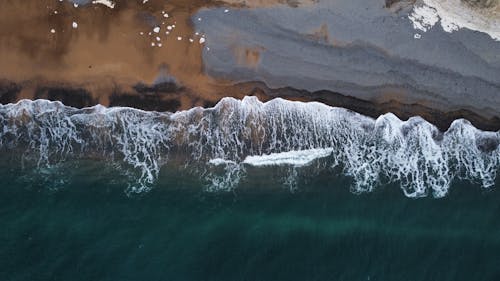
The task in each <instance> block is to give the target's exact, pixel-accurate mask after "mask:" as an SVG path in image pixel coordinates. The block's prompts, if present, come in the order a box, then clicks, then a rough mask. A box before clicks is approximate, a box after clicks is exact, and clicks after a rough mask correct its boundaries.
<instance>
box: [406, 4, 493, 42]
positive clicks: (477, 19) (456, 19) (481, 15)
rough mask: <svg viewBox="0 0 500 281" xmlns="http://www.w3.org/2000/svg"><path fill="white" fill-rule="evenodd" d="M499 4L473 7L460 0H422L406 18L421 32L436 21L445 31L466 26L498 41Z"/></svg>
mask: <svg viewBox="0 0 500 281" xmlns="http://www.w3.org/2000/svg"><path fill="white" fill-rule="evenodd" d="M498 6H499V5H493V6H489V7H483V8H480V7H475V6H471V5H467V3H465V2H463V1H460V0H423V1H422V3H419V4H416V5H415V7H414V8H413V11H412V12H411V13H410V15H409V16H408V18H409V19H410V20H411V21H412V23H413V27H414V28H415V29H418V30H421V31H423V32H426V31H428V30H429V29H431V28H432V27H433V26H434V25H435V24H436V23H437V22H438V21H440V23H441V27H442V28H443V30H444V31H446V32H450V33H451V32H454V31H457V30H459V29H461V28H467V29H470V30H474V31H479V32H483V33H486V34H488V35H489V36H490V37H491V38H493V39H494V40H497V41H500V12H499V9H498Z"/></svg>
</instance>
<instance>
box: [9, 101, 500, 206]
mask: <svg viewBox="0 0 500 281" xmlns="http://www.w3.org/2000/svg"><path fill="white" fill-rule="evenodd" d="M499 143H500V133H499V132H484V131H480V130H478V129H476V128H475V127H474V126H472V125H471V124H470V123H469V122H468V121H466V120H462V119H460V120H456V121H454V122H453V123H452V124H451V126H450V128H449V129H448V130H447V131H446V132H441V131H439V130H438V129H437V128H436V127H435V126H433V125H432V124H430V123H428V122H427V121H425V120H423V119H422V118H420V117H413V118H410V119H409V120H408V121H401V120H400V119H398V118H397V117H396V116H395V115H393V114H390V113H389V114H385V115H382V116H380V117H379V118H377V119H373V118H369V117H366V116H363V115H360V114H357V113H354V112H352V111H349V110H346V109H342V108H335V107H329V106H327V105H324V104H321V103H315V102H311V103H302V102H292V101H286V100H283V99H274V100H272V101H269V102H266V103H262V102H260V101H259V100H258V99H257V98H255V97H245V98H244V99H242V100H237V99H233V98H224V99H223V100H221V101H220V102H219V103H218V104H217V105H216V106H215V107H213V108H206V109H204V108H193V109H190V110H187V111H182V112H177V113H159V112H146V111H141V110H137V109H132V108H105V107H103V106H100V105H98V106H94V107H91V108H84V109H76V108H72V107H67V106H64V105H63V104H62V103H60V102H49V101H46V100H36V101H30V100H22V101H20V102H18V103H16V104H7V105H0V150H1V151H2V153H5V154H8V153H12V154H15V155H19V157H21V158H22V159H23V161H26V162H27V160H29V161H31V162H32V163H33V162H34V163H36V165H37V166H38V167H48V166H50V165H54V164H55V163H60V162H61V161H65V160H67V159H75V158H76V159H81V158H94V157H96V158H98V159H105V160H109V161H110V162H112V163H121V164H119V165H118V166H117V167H120V169H125V170H127V171H128V172H129V174H130V175H132V177H133V178H134V179H133V180H132V181H131V183H130V186H129V187H128V189H127V190H128V192H142V191H147V190H149V189H150V188H152V187H153V186H154V185H155V182H156V180H157V178H158V176H159V173H160V169H161V167H165V166H166V164H167V163H168V164H172V165H175V166H176V167H179V168H180V169H186V170H189V171H190V172H192V173H194V174H196V175H198V176H199V177H200V179H203V181H205V182H206V184H207V189H208V190H232V189H234V188H237V187H238V185H239V184H240V181H241V180H242V179H244V178H245V175H246V174H247V172H248V170H249V169H262V167H267V166H279V167H282V168H280V169H279V171H281V172H282V173H283V175H282V179H283V184H284V185H286V186H289V187H290V188H295V184H296V181H297V178H298V177H300V176H301V170H302V169H309V170H310V166H311V165H313V166H314V170H322V171H323V172H324V171H332V172H333V171H334V170H336V171H341V173H342V174H344V175H345V176H348V177H350V178H352V182H353V186H352V190H353V191H354V192H368V191H372V190H373V189H374V188H376V187H377V186H379V185H381V184H386V183H396V184H399V185H400V186H401V189H402V190H403V191H404V193H405V194H406V195H407V196H409V197H421V196H426V195H429V194H431V195H433V196H435V197H442V196H445V195H446V193H447V192H448V190H449V188H450V185H451V183H452V181H453V180H456V179H460V180H470V181H472V182H475V183H479V184H480V185H482V186H483V187H484V188H489V187H492V186H493V185H494V184H495V177H496V173H497V171H498V170H499V167H500V149H499ZM308 174H311V173H310V172H308Z"/></svg>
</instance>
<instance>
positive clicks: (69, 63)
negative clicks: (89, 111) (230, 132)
mask: <svg viewBox="0 0 500 281" xmlns="http://www.w3.org/2000/svg"><path fill="white" fill-rule="evenodd" d="M94 2H95V3H91V2H90V1H84V0H80V1H73V2H71V1H58V0H53V1H48V0H47V1H34V0H33V1H31V0H30V1H22V2H19V1H2V3H0V26H1V27H0V61H1V62H2V64H1V66H0V102H1V103H9V102H15V101H17V100H20V99H23V98H28V99H36V98H45V99H50V100H61V101H63V103H65V104H67V105H70V106H75V107H85V106H91V105H95V104H102V105H105V106H130V107H136V108H141V109H145V110H156V111H177V110H182V109H189V108H191V107H194V106H204V107H209V106H213V105H214V104H215V103H216V102H217V101H219V100H220V99H221V98H223V97H226V96H232V97H237V98H242V97H243V96H245V95H257V96H258V97H259V99H261V100H263V101H265V100H269V99H271V98H273V97H284V98H287V99H291V100H300V101H321V102H324V103H326V104H329V105H333V106H340V107H345V108H348V109H352V110H354V111H357V112H359V113H362V114H365V115H369V116H372V117H378V116H379V115H380V114H383V113H386V112H392V113H395V114H396V115H397V116H399V117H400V118H402V119H406V118H409V117H411V116H415V115H420V116H422V117H424V118H425V119H427V120H429V121H430V122H432V123H434V124H436V125H437V126H438V127H439V128H441V129H443V130H445V129H446V128H447V127H448V126H449V124H450V123H451V122H452V121H453V120H455V119H457V118H466V119H468V120H470V121H471V122H472V123H473V124H474V125H475V126H477V127H478V128H482V129H487V130H498V129H500V119H499V116H500V114H499V112H498V108H499V107H500V95H499V93H500V42H499V41H497V40H495V38H494V35H495V34H496V33H495V32H497V31H498V29H499V28H500V27H498V26H496V25H495V20H496V17H497V16H498V1H486V2H487V3H483V2H481V1H479V3H476V4H474V3H473V4H474V5H472V4H471V5H472V6H470V7H469V6H466V5H465V4H464V5H465V6H463V7H462V6H460V5H462V4H460V5H459V4H454V3H453V1H446V4H447V5H451V6H453V7H458V8H457V9H459V11H464V9H466V10H465V11H469V12H470V14H472V15H477V14H479V15H483V16H484V18H485V19H492V20H491V21H492V22H493V24H490V25H489V26H488V29H486V28H483V27H481V26H480V25H478V26H475V27H474V28H473V29H476V30H472V29H468V28H467V26H466V27H464V28H461V26H460V25H459V24H460V23H456V22H457V20H456V19H455V18H453V16H450V15H443V14H442V13H441V14H439V11H440V10H439V8H438V7H434V6H432V5H435V4H433V1H416V2H415V1H371V2H370V3H366V2H365V1H335V2H331V1H312V0H307V1H306V0H304V1H257V0H256V1H237V0H234V1H201V0H191V1H183V0H176V1H168V2H165V1H154V0H150V1H94ZM143 2H144V3H143ZM472 2H474V1H472ZM426 5H427V6H426ZM481 5H482V6H481ZM360 7H363V8H360ZM422 7H424V8H425V7H427V9H429V10H431V11H435V13H436V16H437V17H438V18H439V17H442V20H441V22H445V17H449V18H446V20H448V21H449V22H455V23H456V26H457V29H456V30H452V31H450V32H447V31H446V30H445V29H443V28H442V27H441V26H439V24H437V23H434V25H433V26H430V25H429V26H427V27H426V31H423V30H422V29H418V28H416V27H415V26H417V25H416V24H415V22H417V21H418V20H419V19H421V18H419V17H420V16H421V14H422V13H421V12H420V14H419V11H420V10H418V9H419V8H422ZM464 7H465V8H464ZM460 9H462V10H460ZM478 11H479V12H478ZM311 13H314V14H315V15H316V16H315V17H310V15H311ZM424 16H425V14H424ZM412 17H413V18H412ZM422 17H423V16H422ZM422 20H423V21H425V20H427V19H422ZM453 20H454V21H453ZM412 21H413V22H412ZM459 27H460V28H459ZM469 28H472V27H470V26H469ZM478 30H480V31H478ZM481 30H483V31H484V32H481Z"/></svg>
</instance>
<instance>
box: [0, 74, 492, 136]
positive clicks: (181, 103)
mask: <svg viewBox="0 0 500 281" xmlns="http://www.w3.org/2000/svg"><path fill="white" fill-rule="evenodd" d="M101 89H102V88H101ZM220 90H221V91H222V92H225V93H226V94H221V95H219V96H218V99H217V97H216V96H212V97H211V98H210V99H204V98H203V97H200V96H198V95H197V94H196V93H193V92H192V91H190V90H189V89H186V88H184V87H182V86H178V85H176V84H174V83H163V84H158V85H146V84H143V83H140V82H139V83H137V84H135V85H133V86H130V85H120V84H114V85H111V86H109V88H108V91H109V92H107V93H103V92H101V93H99V94H98V93H95V92H93V90H92V89H91V88H90V87H89V86H86V85H72V84H69V83H64V84H63V83H56V82H52V83H50V82H44V83H40V81H38V82H33V81H27V82H23V83H14V82H12V81H5V80H4V81H0V103H1V104H7V103H16V102H17V101H19V100H21V99H30V100H35V99H47V100H51V101H61V102H62V103H63V104H65V105H67V106H71V107H76V108H84V107H91V106H94V105H97V104H101V105H104V106H108V107H115V106H122V107H131V108H136V109H141V110H145V111H158V112H176V111H181V110H188V109H190V108H193V107H196V106H201V107H204V108H208V107H213V106H214V105H215V104H217V103H218V102H219V101H220V100H221V99H222V98H224V97H234V98H240V99H241V98H243V97H244V96H257V97H258V98H259V100H261V101H263V102H265V101H269V100H271V99H273V98H283V99H287V100H292V101H301V102H313V101H316V102H321V103H324V104H326V105H329V106H333V107H340V108H345V109H348V110H352V111H354V112H357V113H360V114H362V115H365V116H368V117H371V118H374V119H376V118H378V117H379V116H381V115H383V114H385V113H393V114H394V115H396V116H397V117H398V118H400V119H401V120H408V119H409V118H411V117H415V116H420V117H422V118H423V119H425V120H426V121H428V122H430V123H431V124H433V125H435V126H436V127H437V128H439V130H440V131H442V132H444V131H446V130H447V129H448V128H449V126H450V125H451V123H452V122H453V121H454V120H457V119H466V120H468V121H469V122H471V124H472V125H474V127H476V128H478V129H480V130H484V131H498V130H500V118H499V117H492V118H488V117H485V116H483V115H481V114H478V113H476V112H474V111H473V110H470V109H464V108H462V109H456V110H451V111H443V110H439V109H437V108H432V107H428V106H425V105H422V104H418V103H413V104H406V103H402V102H400V101H398V100H396V99H390V100H388V101H383V102H377V101H367V100H362V99H358V98H355V97H352V96H349V95H344V94H341V93H335V92H332V91H329V90H321V91H315V92H309V91H306V90H299V89H294V88H291V87H286V88H277V89H272V88H269V87H268V86H267V85H265V84H264V83H263V82H244V83H237V84H234V85H228V86H224V87H221V88H220ZM234 92H236V93H235V94H233V95H229V94H227V93H234ZM96 96H98V97H99V98H95V97H96ZM103 97H105V100H107V101H109V103H107V104H102V103H100V102H99V101H100V100H102V99H103Z"/></svg>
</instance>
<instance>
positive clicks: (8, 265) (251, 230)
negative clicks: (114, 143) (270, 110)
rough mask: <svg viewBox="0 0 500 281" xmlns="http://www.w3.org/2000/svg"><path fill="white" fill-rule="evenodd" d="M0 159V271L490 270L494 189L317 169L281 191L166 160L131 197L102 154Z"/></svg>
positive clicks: (415, 274) (301, 275)
mask: <svg viewBox="0 0 500 281" xmlns="http://www.w3.org/2000/svg"><path fill="white" fill-rule="evenodd" d="M2 166H3V167H2V168H1V169H0V172H1V175H2V183H1V188H0V206H1V207H0V221H1V222H2V230H1V231H0V245H1V247H0V279H1V280H9V281H10V280H498V278H500V254H499V253H500V223H499V215H500V194H499V193H498V190H496V189H492V190H484V189H482V188H481V187H480V186H477V185H476V186H474V185H470V184H467V183H460V182H459V183H455V184H453V186H452V191H451V192H450V193H449V194H448V195H447V196H446V197H444V198H440V199H436V198H432V197H427V198H420V199H410V198H407V197H406V196H404V194H403V193H402V192H401V191H400V189H399V187H398V186H397V185H388V186H384V187H382V188H379V189H377V190H376V191H373V192H371V193H363V194H358V195H356V194H353V193H352V192H350V189H349V186H350V184H351V182H350V180H349V179H348V178H345V177H342V176H340V177H338V176H332V175H327V174H325V175H318V176H317V177H316V178H315V179H313V180H311V181H309V182H307V183H304V185H301V186H299V188H300V190H297V191H295V192H290V190H288V189H284V188H283V186H281V185H277V184H276V183H273V182H272V181H269V180H266V179H267V178H273V177H275V176H276V173H278V172H279V171H277V170H276V169H267V170H266V172H265V173H262V174H261V177H258V178H255V179H253V180H248V182H247V183H246V184H245V185H244V186H242V187H241V188H239V189H237V190H234V191H232V192H207V191H204V190H203V184H202V183H201V182H199V181H197V180H194V179H193V178H192V177H191V178H190V177H189V176H186V175H183V174H182V173H176V172H169V171H165V172H162V173H161V174H160V179H159V182H158V184H157V185H156V186H155V188H153V189H152V190H151V191H149V192H147V193H143V194H134V195H132V196H131V195H127V194H126V193H125V192H124V189H125V188H126V185H124V179H123V178H117V176H116V174H115V173H114V172H113V169H110V168H109V167H106V165H105V164H102V163H100V162H99V161H82V162H79V163H72V164H71V165H69V166H67V167H65V168H62V167H58V171H49V170H46V171H43V172H42V173H43V175H39V172H34V174H36V175H34V174H31V175H29V176H26V175H27V171H20V170H18V171H16V170H15V169H12V168H11V167H8V166H9V165H6V164H4V165H2ZM51 172H53V173H54V174H56V175H58V176H57V177H52V179H51V180H49V179H48V178H46V176H47V175H48V174H50V173H51ZM51 176H54V175H51ZM63 177H64V178H65V179H66V181H65V182H64V183H61V182H58V181H57V179H58V178H63ZM49 178H50V177H49ZM52 181H54V182H52Z"/></svg>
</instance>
